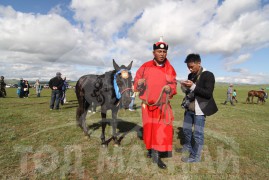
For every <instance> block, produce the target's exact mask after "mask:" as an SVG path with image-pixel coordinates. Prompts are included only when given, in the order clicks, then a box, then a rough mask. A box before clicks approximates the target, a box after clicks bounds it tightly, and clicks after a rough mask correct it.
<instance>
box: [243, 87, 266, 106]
mask: <svg viewBox="0 0 269 180" xmlns="http://www.w3.org/2000/svg"><path fill="white" fill-rule="evenodd" d="M250 97H251V103H252V104H253V98H254V97H258V100H257V104H258V103H259V102H260V101H261V102H262V104H264V102H265V98H267V94H266V92H264V91H255V90H251V91H249V92H248V97H247V99H246V104H247V103H249V102H250Z"/></svg>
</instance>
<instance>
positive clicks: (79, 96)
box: [75, 78, 85, 127]
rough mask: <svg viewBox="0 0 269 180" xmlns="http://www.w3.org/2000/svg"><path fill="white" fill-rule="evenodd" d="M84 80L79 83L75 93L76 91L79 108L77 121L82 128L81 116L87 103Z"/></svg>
mask: <svg viewBox="0 0 269 180" xmlns="http://www.w3.org/2000/svg"><path fill="white" fill-rule="evenodd" d="M82 84H83V79H82V78H80V79H79V80H78V81H77V83H76V87H75V91H76V96H77V100H78V108H77V112H76V120H77V125H78V126H80V127H82V122H81V118H80V117H81V115H82V114H83V112H84V102H85V92H84V89H83V86H82Z"/></svg>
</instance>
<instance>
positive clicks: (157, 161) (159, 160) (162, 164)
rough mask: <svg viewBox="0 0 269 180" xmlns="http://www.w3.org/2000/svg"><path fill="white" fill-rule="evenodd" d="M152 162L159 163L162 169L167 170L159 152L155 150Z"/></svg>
mask: <svg viewBox="0 0 269 180" xmlns="http://www.w3.org/2000/svg"><path fill="white" fill-rule="evenodd" d="M152 152H153V153H152V161H153V163H157V165H158V167H159V168H161V169H166V168H167V166H166V165H165V164H164V162H163V161H162V160H161V158H160V153H159V152H158V151H155V150H153V151H152Z"/></svg>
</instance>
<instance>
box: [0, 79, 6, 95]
mask: <svg viewBox="0 0 269 180" xmlns="http://www.w3.org/2000/svg"><path fill="white" fill-rule="evenodd" d="M4 79H5V77H4V76H1V79H0V97H6V96H7V92H6V85H7V84H6V83H5V81H4Z"/></svg>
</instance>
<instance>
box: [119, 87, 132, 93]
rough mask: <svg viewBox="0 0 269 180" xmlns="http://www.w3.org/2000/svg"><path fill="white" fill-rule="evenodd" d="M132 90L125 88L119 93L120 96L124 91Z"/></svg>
mask: <svg viewBox="0 0 269 180" xmlns="http://www.w3.org/2000/svg"><path fill="white" fill-rule="evenodd" d="M131 89H132V88H126V89H124V90H123V91H121V92H120V94H123V93H124V92H125V91H127V90H131Z"/></svg>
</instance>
